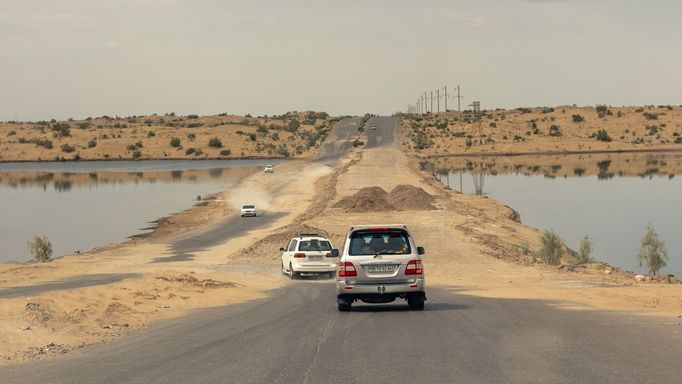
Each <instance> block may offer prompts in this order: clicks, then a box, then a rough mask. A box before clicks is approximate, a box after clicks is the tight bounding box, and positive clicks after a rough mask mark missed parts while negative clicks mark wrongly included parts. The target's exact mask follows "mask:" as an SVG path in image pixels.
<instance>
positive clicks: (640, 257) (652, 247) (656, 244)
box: [637, 224, 668, 276]
mask: <svg viewBox="0 0 682 384" xmlns="http://www.w3.org/2000/svg"><path fill="white" fill-rule="evenodd" d="M641 244H642V246H641V248H640V249H639V252H638V253H637V261H639V266H640V267H642V266H643V265H644V266H646V267H647V269H648V270H649V272H651V273H653V275H654V276H656V272H658V270H659V269H661V268H663V267H665V266H666V265H667V263H666V261H667V260H668V250H667V249H666V247H665V243H664V242H663V240H661V239H659V238H658V234H657V233H656V231H655V230H654V227H653V226H652V225H651V224H649V225H647V227H646V232H645V233H644V237H643V238H642V241H641Z"/></svg>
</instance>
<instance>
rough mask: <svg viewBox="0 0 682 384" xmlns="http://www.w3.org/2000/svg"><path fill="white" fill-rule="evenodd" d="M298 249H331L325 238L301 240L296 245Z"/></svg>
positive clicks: (317, 250) (318, 250) (313, 250)
mask: <svg viewBox="0 0 682 384" xmlns="http://www.w3.org/2000/svg"><path fill="white" fill-rule="evenodd" d="M298 250H299V251H301V252H306V251H311V252H321V251H331V250H332V245H331V244H330V243H329V242H328V241H326V240H301V243H300V244H299V245H298Z"/></svg>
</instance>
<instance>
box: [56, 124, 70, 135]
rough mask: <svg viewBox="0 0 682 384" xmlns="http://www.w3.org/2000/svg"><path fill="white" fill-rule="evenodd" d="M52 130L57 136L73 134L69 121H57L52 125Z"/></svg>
mask: <svg viewBox="0 0 682 384" xmlns="http://www.w3.org/2000/svg"><path fill="white" fill-rule="evenodd" d="M52 132H54V134H55V136H59V137H68V136H71V130H70V126H69V124H67V123H55V124H53V125H52Z"/></svg>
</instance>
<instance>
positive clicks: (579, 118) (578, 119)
mask: <svg viewBox="0 0 682 384" xmlns="http://www.w3.org/2000/svg"><path fill="white" fill-rule="evenodd" d="M571 118H572V119H573V122H574V123H580V122H583V121H585V118H584V117H582V116H580V115H578V114H575V115H573V116H571Z"/></svg>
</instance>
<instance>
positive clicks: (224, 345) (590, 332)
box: [0, 119, 682, 384]
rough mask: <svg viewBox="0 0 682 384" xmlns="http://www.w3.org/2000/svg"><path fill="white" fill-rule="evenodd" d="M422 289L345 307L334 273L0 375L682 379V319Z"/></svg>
mask: <svg viewBox="0 0 682 384" xmlns="http://www.w3.org/2000/svg"><path fill="white" fill-rule="evenodd" d="M377 120H378V121H377V131H379V132H377V137H376V138H375V139H376V141H373V140H374V139H372V137H371V136H369V140H368V146H369V147H371V146H382V145H389V144H391V143H392V142H393V138H392V135H390V134H386V135H384V132H385V130H390V129H389V128H388V127H390V126H392V124H393V123H390V122H389V121H387V120H385V119H377ZM370 124H371V122H370ZM370 135H371V133H370ZM388 136H391V137H390V139H386V137H388ZM195 245H196V246H201V244H195ZM179 248H182V247H179ZM188 248H191V247H190V246H188ZM185 251H186V249H185ZM281 278H282V279H285V277H281ZM427 278H428V277H427ZM427 294H428V298H429V300H428V301H427V304H426V309H425V310H424V311H409V310H408V309H407V306H406V305H405V304H403V302H402V301H399V302H396V303H392V304H383V305H364V304H357V305H354V307H353V311H352V312H350V313H340V312H337V310H336V303H335V290H334V285H333V283H332V282H331V281H328V280H317V281H305V280H299V281H294V282H293V283H292V284H289V285H286V286H285V287H284V288H281V289H279V290H277V291H274V292H273V294H272V296H271V297H269V298H266V299H262V300H257V301H254V302H250V303H245V304H239V305H233V306H226V307H221V308H215V309H211V310H203V311H198V312H195V313H193V314H192V315H190V316H187V317H184V318H179V319H174V320H169V321H163V322H160V323H158V324H155V325H154V326H153V327H151V328H149V329H146V330H142V331H138V332H136V333H134V334H133V335H131V336H129V337H126V338H124V339H121V340H119V341H116V342H112V343H109V344H105V345H100V346H95V347H88V348H85V349H84V350H83V351H82V352H80V353H78V354H75V355H73V356H69V357H66V358H63V359H59V360H52V361H43V362H34V363H28V364H23V365H17V366H7V367H1V368H0V383H1V384H5V383H7V384H10V383H11V384H14V383H17V384H19V383H41V384H47V383H149V384H153V383H344V384H347V383H378V384H381V383H408V382H409V383H524V384H525V383H618V384H625V383H680V382H682V369H681V368H680V366H679V361H680V356H682V325H680V322H682V320H681V319H664V318H657V317H645V316H633V315H631V314H627V313H607V312H600V311H575V310H562V309H557V308H555V307H554V306H553V305H551V303H545V302H540V301H527V300H509V299H490V298H481V297H475V296H466V295H463V294H461V293H460V292H458V291H457V289H454V288H451V289H446V288H437V287H429V288H428V291H427Z"/></svg>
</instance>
